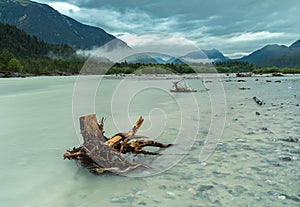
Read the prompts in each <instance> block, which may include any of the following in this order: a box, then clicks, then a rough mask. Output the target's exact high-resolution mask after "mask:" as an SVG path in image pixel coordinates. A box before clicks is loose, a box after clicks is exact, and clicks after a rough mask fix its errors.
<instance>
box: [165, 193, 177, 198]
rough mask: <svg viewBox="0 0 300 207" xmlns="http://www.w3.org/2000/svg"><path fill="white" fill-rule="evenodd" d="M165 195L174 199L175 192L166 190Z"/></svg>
mask: <svg viewBox="0 0 300 207" xmlns="http://www.w3.org/2000/svg"><path fill="white" fill-rule="evenodd" d="M165 197H166V198H172V199H174V198H175V193H173V192H167V193H166V196H165Z"/></svg>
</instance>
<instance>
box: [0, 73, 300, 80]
mask: <svg viewBox="0 0 300 207" xmlns="http://www.w3.org/2000/svg"><path fill="white" fill-rule="evenodd" d="M241 74H247V73H241ZM66 76H77V77H79V76H82V77H84V76H100V77H103V78H107V79H122V78H132V79H141V80H150V79H154V80H156V79H157V80H161V79H173V78H185V79H199V78H226V77H227V78H251V77H254V78H259V77H278V78H280V77H291V76H300V74H292V73H291V74H281V75H279V76H278V75H274V73H265V74H252V75H251V76H244V77H243V76H242V77H237V76H236V73H197V74H195V73H183V74H142V75H135V74H115V75H97V74H72V73H66V72H61V73H52V74H32V73H25V74H24V73H18V72H13V73H12V72H8V73H3V72H0V79H7V78H32V77H66Z"/></svg>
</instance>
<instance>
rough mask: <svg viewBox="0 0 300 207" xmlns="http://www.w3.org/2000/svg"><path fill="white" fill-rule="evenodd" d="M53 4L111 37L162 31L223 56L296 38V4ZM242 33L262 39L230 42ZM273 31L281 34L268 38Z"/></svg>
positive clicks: (174, 0)
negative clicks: (76, 9) (66, 8)
mask: <svg viewBox="0 0 300 207" xmlns="http://www.w3.org/2000/svg"><path fill="white" fill-rule="evenodd" d="M40 1H44V2H46V3H49V2H54V1H50V0H40ZM57 1H63V2H68V3H70V4H73V5H76V6H78V7H80V8H81V11H80V12H74V11H73V12H72V13H69V15H70V16H71V17H73V18H75V19H77V20H79V21H81V22H84V23H88V24H92V25H96V26H99V27H102V28H103V29H105V30H106V31H108V32H110V33H113V34H115V35H118V34H122V33H131V34H138V33H143V32H166V33H170V34H175V35H179V36H182V37H186V38H188V39H190V40H192V41H195V42H197V43H198V44H199V47H201V48H207V49H209V48H218V49H220V50H221V51H222V52H224V53H227V54H231V53H236V52H239V53H240V52H241V53H244V52H251V51H253V50H254V49H257V48H260V47H262V46H263V45H265V44H268V43H279V44H290V43H291V42H293V41H295V40H296V39H299V38H300V35H299V33H300V27H299V26H298V18H297V16H299V15H298V14H299V12H300V4H299V1H298V0H289V1H277V0H269V1H257V0H240V1H238V0H210V1H207V0H185V1H181V0H161V1H153V0H127V1H124V0H109V1H98V0H65V1H64V0H57ZM263 32H265V33H263ZM248 33H253V34H254V35H255V34H256V33H257V34H261V33H262V34H266V36H265V37H263V36H259V35H258V36H257V37H259V38H258V39H256V41H253V39H251V38H250V39H249V40H248V41H247V40H246V41H243V42H239V41H236V42H235V41H233V40H234V38H239V36H242V35H243V34H248ZM278 33H280V34H282V35H281V36H276V35H273V34H278ZM268 35H269V36H268Z"/></svg>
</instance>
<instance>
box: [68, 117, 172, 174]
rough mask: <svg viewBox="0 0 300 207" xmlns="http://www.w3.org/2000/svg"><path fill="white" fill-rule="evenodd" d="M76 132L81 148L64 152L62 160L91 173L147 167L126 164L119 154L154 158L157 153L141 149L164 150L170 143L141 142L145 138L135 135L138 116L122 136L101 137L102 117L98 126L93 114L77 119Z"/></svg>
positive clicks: (102, 133)
mask: <svg viewBox="0 0 300 207" xmlns="http://www.w3.org/2000/svg"><path fill="white" fill-rule="evenodd" d="M79 120H80V130H81V134H82V136H83V141H84V142H83V145H82V146H80V147H77V148H73V149H72V150H67V152H66V153H65V154H64V159H69V160H76V161H78V162H79V164H80V165H81V166H83V167H85V168H87V169H89V170H90V171H91V172H93V173H97V174H99V173H103V172H105V171H110V172H113V173H126V172H129V171H132V170H134V169H136V168H149V167H148V166H146V165H143V164H139V163H132V162H129V161H127V160H126V159H125V158H124V156H123V155H122V154H125V153H133V154H135V155H137V154H150V155H157V154H158V153H157V152H148V151H145V150H143V147H146V146H154V147H159V148H167V147H169V146H171V144H163V143H160V142H155V141H152V140H147V141H146V140H143V139H145V138H147V137H145V136H139V135H135V133H136V132H137V130H138V129H139V128H140V126H141V125H142V123H143V121H144V119H143V118H142V117H140V118H139V119H138V121H137V122H136V123H135V125H134V126H133V128H132V129H131V130H130V131H128V132H126V133H118V134H116V135H114V136H113V137H112V138H110V139H109V138H107V137H106V136H104V121H105V120H104V118H102V119H101V121H100V122H99V123H98V122H97V118H96V115H95V114H91V115H86V116H83V117H80V119H79Z"/></svg>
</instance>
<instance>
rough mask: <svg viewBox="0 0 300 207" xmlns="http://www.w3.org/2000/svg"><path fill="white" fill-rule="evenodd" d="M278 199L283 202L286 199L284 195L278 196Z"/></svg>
mask: <svg viewBox="0 0 300 207" xmlns="http://www.w3.org/2000/svg"><path fill="white" fill-rule="evenodd" d="M278 199H280V200H284V199H286V197H285V196H284V195H280V196H278Z"/></svg>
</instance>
